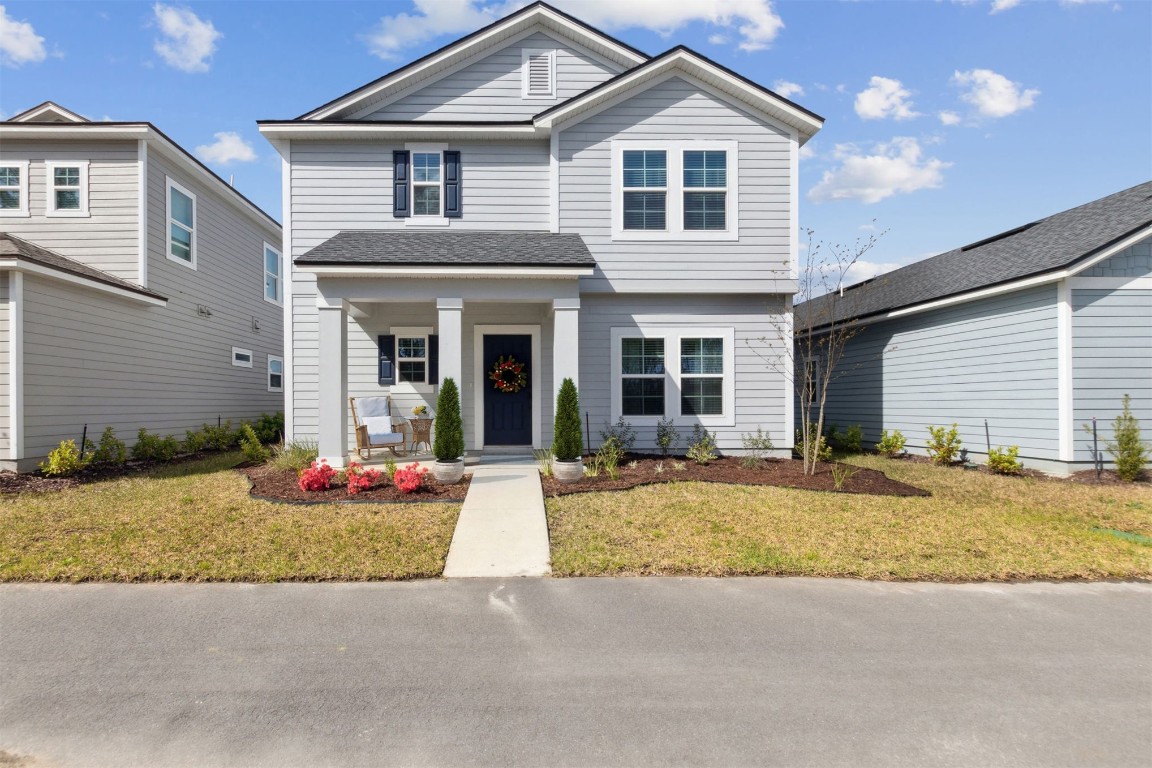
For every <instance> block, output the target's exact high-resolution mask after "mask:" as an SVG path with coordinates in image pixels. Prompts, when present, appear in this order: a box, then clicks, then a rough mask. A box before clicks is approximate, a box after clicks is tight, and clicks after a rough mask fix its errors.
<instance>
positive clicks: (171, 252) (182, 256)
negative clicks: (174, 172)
mask: <svg viewBox="0 0 1152 768" xmlns="http://www.w3.org/2000/svg"><path fill="white" fill-rule="evenodd" d="M168 258H170V259H172V260H173V261H178V262H180V263H181V264H187V265H188V266H190V267H192V268H195V267H196V196H195V195H193V194H192V193H191V192H189V191H188V190H186V189H185V188H184V187H182V186H180V185H179V184H177V183H176V182H175V181H173V180H172V179H168Z"/></svg>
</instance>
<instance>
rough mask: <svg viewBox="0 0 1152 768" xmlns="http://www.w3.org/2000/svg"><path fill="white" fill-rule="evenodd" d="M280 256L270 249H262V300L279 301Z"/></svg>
mask: <svg viewBox="0 0 1152 768" xmlns="http://www.w3.org/2000/svg"><path fill="white" fill-rule="evenodd" d="M280 262H281V260H280V254H279V253H278V252H276V251H275V250H273V249H272V248H265V249H264V298H266V299H268V300H269V301H276V302H279V301H280V268H281V265H280Z"/></svg>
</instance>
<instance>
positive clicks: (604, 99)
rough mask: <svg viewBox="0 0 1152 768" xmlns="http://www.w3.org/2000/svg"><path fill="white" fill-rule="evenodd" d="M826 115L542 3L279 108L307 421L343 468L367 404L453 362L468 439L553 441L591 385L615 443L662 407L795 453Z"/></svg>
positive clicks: (412, 387) (425, 391)
mask: <svg viewBox="0 0 1152 768" xmlns="http://www.w3.org/2000/svg"><path fill="white" fill-rule="evenodd" d="M822 122H823V121H822V118H820V117H818V116H817V115H814V114H813V113H811V112H809V111H808V110H806V109H804V108H802V107H800V106H798V105H796V104H794V103H792V102H791V101H789V100H787V99H785V98H783V97H781V96H778V95H777V94H775V93H772V92H771V91H769V90H767V89H766V88H763V87H761V86H760V85H757V84H756V83H753V82H751V81H749V80H747V79H746V78H743V77H741V76H740V75H738V74H736V73H734V72H732V71H730V70H728V69H726V68H724V67H722V66H720V65H718V64H716V63H715V62H713V61H710V60H708V59H707V58H705V57H703V56H701V55H700V54H698V53H695V52H693V51H691V50H689V49H687V48H684V47H676V48H673V49H671V50H669V51H667V52H665V53H663V54H661V55H659V56H655V57H651V56H647V55H645V54H644V53H642V52H640V51H638V50H636V49H635V48H632V47H630V46H628V45H625V44H624V43H622V42H620V41H619V40H615V39H613V38H612V37H610V36H608V35H606V34H604V33H602V32H600V31H598V30H596V29H593V28H591V27H589V26H588V25H586V24H583V23H582V22H580V21H578V20H576V19H574V18H572V17H571V16H568V15H566V14H564V13H561V12H559V11H557V10H556V9H554V8H551V7H550V6H548V5H546V4H543V3H536V4H533V5H530V6H528V7H526V8H523V9H521V10H519V11H517V12H515V13H513V14H511V15H509V16H507V17H506V18H504V19H501V20H500V21H498V22H496V23H494V24H492V25H490V26H488V27H485V28H484V29H481V30H479V31H477V32H475V33H473V34H471V35H468V36H467V37H464V38H462V39H460V40H458V41H456V42H454V43H452V44H450V45H448V46H446V47H444V48H441V49H440V50H437V51H435V52H433V53H431V54H429V55H427V56H424V57H423V58H421V59H419V60H417V61H415V62H413V63H411V64H409V65H407V66H404V67H402V68H400V69H398V70H396V71H394V72H391V73H389V74H387V75H385V76H383V77H381V78H380V79H378V80H376V81H374V82H371V83H369V84H367V85H365V86H363V87H361V88H357V89H356V90H354V91H352V92H351V93H348V94H346V95H344V96H340V97H338V98H336V99H334V100H333V101H331V102H329V103H327V104H325V105H323V106H321V107H318V108H316V109H313V110H312V111H310V112H308V113H306V114H304V115H302V116H301V117H299V118H296V119H293V120H268V121H261V123H260V130H261V132H262V133H263V134H264V136H265V137H266V138H268V139H269V140H270V141H271V142H272V143H273V145H274V146H276V148H277V149H278V150H279V152H280V153H281V155H282V157H283V189H284V214H283V215H284V225H285V251H286V252H288V253H290V254H291V256H292V258H291V260H290V265H289V268H288V269H289V271H288V276H287V279H288V282H289V291H288V293H287V295H286V297H285V299H286V302H287V313H288V321H287V322H288V324H289V326H290V329H289V333H288V336H287V339H288V343H289V346H288V348H287V349H286V357H287V368H286V376H287V380H286V385H287V387H288V396H287V400H288V402H287V420H288V430H289V433H290V435H291V436H292V437H294V438H297V439H317V440H318V442H319V446H320V454H321V456H322V457H325V458H327V459H328V460H329V461H331V462H332V463H333V464H337V465H338V464H342V463H343V461H344V460H345V458H346V455H347V454H348V452H349V444H350V442H349V441H350V433H351V431H350V418H349V413H348V396H349V395H353V396H357V395H360V396H362V395H378V394H389V395H391V396H392V400H393V408H394V413H393V416H394V417H403V416H409V415H411V408H412V407H413V406H415V405H418V404H421V403H424V404H428V405H430V406H433V407H434V406H435V395H436V387H437V385H438V383H439V382H441V381H443V380H444V379H445V378H446V377H452V378H453V379H454V380H455V381H457V382H458V383H459V384H460V389H461V398H462V410H463V415H464V421H465V433H466V442H467V446H468V449H469V450H472V451H477V450H482V449H483V450H489V449H494V448H499V449H503V450H507V449H509V448H512V449H518V448H519V449H525V450H526V449H527V448H529V447H545V446H548V445H550V444H551V439H552V435H551V432H552V412H553V407H554V398H555V393H556V391H557V389H558V388H559V385H560V383H561V382H562V381H563V379H564V378H566V377H570V378H572V379H573V380H575V381H576V383H577V385H578V387H579V392H580V403H581V409H582V411H584V412H586V413H587V421H588V424H589V427H590V430H589V431H590V432H591V439H592V441H593V443H596V442H597V441H598V432H599V430H600V429H602V428H603V427H604V426H605V425H606V424H608V423H612V422H615V421H616V420H617V419H619V418H621V417H623V418H624V419H625V420H627V421H628V422H630V423H631V424H632V425H633V426H634V427H635V428H636V429H637V432H638V433H639V434H638V440H637V444H636V448H637V449H640V450H645V449H647V450H653V449H654V448H655V444H654V442H653V439H654V433H655V427H656V424H657V422H658V421H659V420H661V419H670V420H672V421H673V422H674V423H675V424H676V426H677V427H678V428H679V429H680V430H681V432H687V431H690V430H691V428H692V426H693V425H695V424H701V425H704V426H705V427H706V428H707V429H708V430H710V431H713V432H715V433H716V435H717V437H718V441H719V446H720V448H721V449H725V450H738V449H740V447H741V434H742V433H747V432H754V431H755V430H756V428H757V427H761V428H763V429H764V430H766V431H767V432H768V433H769V434H770V435H771V437H772V439H773V440H774V441H775V444H776V446H777V447H778V448H779V449H781V450H786V449H787V448H788V447H790V446H791V445H792V421H793V418H792V409H793V406H792V397H791V395H790V392H791V384H790V375H791V374H790V369H789V363H788V360H790V355H789V354H788V353H787V350H788V348H789V346H790V343H791V341H790V336H789V334H790V330H789V326H790V319H791V305H790V301H791V296H792V295H793V293H794V292H795V286H796V282H795V271H794V265H795V263H796V255H797V254H796V250H797V203H798V194H797V177H796V169H797V159H798V152H799V149H800V147H801V146H802V145H803V144H804V143H805V142H806V141H808V139H810V138H811V137H812V136H813V135H814V134H815V133H816V132H817V131H818V130H819V129H820V126H821V124H822ZM509 359H513V360H515V361H516V362H517V363H518V364H522V365H523V366H524V367H523V377H522V381H521V382H519V383H517V384H516V385H514V386H513V387H511V388H508V389H507V390H501V389H499V388H497V387H496V386H495V384H494V382H493V380H492V379H491V377H492V375H493V374H494V372H495V369H496V367H497V366H498V365H499V363H500V361H501V360H504V361H508V360H509ZM680 447H681V449H683V447H684V444H683V443H682V444H681V446H680Z"/></svg>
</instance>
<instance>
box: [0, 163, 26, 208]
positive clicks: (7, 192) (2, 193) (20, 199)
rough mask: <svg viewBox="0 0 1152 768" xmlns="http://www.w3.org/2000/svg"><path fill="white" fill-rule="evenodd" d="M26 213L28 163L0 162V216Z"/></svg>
mask: <svg viewBox="0 0 1152 768" xmlns="http://www.w3.org/2000/svg"><path fill="white" fill-rule="evenodd" d="M27 215H28V163H26V162H19V163H11V162H9V163H3V164H0V216H27Z"/></svg>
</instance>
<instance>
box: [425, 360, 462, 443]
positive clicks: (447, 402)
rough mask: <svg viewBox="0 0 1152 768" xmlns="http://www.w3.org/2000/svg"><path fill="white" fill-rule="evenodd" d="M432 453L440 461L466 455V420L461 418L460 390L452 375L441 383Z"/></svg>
mask: <svg viewBox="0 0 1152 768" xmlns="http://www.w3.org/2000/svg"><path fill="white" fill-rule="evenodd" d="M432 453H433V454H435V455H436V458H437V459H439V460H440V461H456V459H458V458H460V457H461V456H463V455H464V422H463V420H462V419H461V418H460V391H459V390H458V389H456V382H455V380H453V379H452V377H448V378H446V379H444V383H443V384H441V385H440V396H439V397H438V398H437V399H436V437H435V439H434V440H433V444H432Z"/></svg>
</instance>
